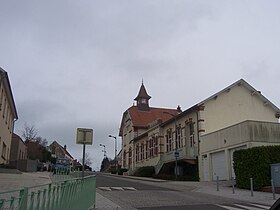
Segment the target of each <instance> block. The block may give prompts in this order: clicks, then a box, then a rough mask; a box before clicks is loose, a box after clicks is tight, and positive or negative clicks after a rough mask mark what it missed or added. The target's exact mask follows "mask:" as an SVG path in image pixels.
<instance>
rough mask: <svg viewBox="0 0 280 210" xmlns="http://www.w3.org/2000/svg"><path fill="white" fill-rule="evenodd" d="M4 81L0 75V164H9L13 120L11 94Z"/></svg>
mask: <svg viewBox="0 0 280 210" xmlns="http://www.w3.org/2000/svg"><path fill="white" fill-rule="evenodd" d="M0 73H1V72H0ZM4 80H5V79H4V78H3V77H1V74H0V104H1V106H0V164H7V163H9V157H10V150H11V141H12V132H13V123H14V121H13V120H14V118H15V116H14V115H13V112H12V106H11V97H12V95H11V94H12V93H11V92H8V88H6V85H5V83H4Z"/></svg>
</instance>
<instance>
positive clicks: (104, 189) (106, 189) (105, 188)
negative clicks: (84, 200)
mask: <svg viewBox="0 0 280 210" xmlns="http://www.w3.org/2000/svg"><path fill="white" fill-rule="evenodd" d="M98 189H100V190H103V191H111V189H110V187H98Z"/></svg>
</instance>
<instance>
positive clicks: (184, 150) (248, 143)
mask: <svg viewBox="0 0 280 210" xmlns="http://www.w3.org/2000/svg"><path fill="white" fill-rule="evenodd" d="M150 98H151V97H150V96H149V95H148V94H147V92H146V90H145V87H144V85H143V84H142V85H141V88H140V91H139V94H138V96H137V97H136V98H135V100H136V101H137V105H136V106H132V107H130V108H129V109H128V110H126V111H125V112H124V114H123V117H122V123H121V127H120V133H119V136H120V137H121V138H122V155H121V156H122V167H124V168H127V169H129V171H130V172H131V173H133V172H134V171H135V170H136V169H137V168H139V167H143V166H154V167H155V170H156V173H159V174H161V173H162V174H174V173H175V174H177V175H179V176H194V174H195V172H194V168H195V166H196V165H197V164H198V168H199V179H200V180H202V181H209V180H214V179H216V177H217V176H219V177H220V179H230V178H231V177H232V176H234V171H233V167H232V165H233V161H232V154H233V152H234V151H235V150H238V149H243V148H249V147H253V146H261V145H275V144H280V129H278V127H277V126H279V123H278V119H279V116H280V110H279V108H277V107H276V106H275V105H274V104H272V103H271V102H270V101H269V100H268V99H266V98H265V97H264V96H263V95H262V94H261V92H260V91H257V90H256V89H255V88H253V87H252V86H251V85H249V84H248V83H247V82H246V81H245V80H243V79H241V80H238V81H237V82H235V83H233V84H232V85H230V86H228V87H226V88H224V89H223V90H221V91H219V92H218V93H216V94H214V95H212V96H210V97H209V98H207V99H205V100H203V101H202V102H200V103H197V104H195V105H194V106H192V107H190V108H189V109H187V110H185V111H183V112H182V111H181V110H180V108H178V109H162V108H154V107H149V99H150ZM249 121H250V122H252V123H253V124H254V126H257V127H258V126H262V127H263V130H261V128H259V129H254V130H252V129H251V130H250V128H251V127H252V125H251V126H249V125H247V124H246V122H249ZM262 123H265V126H263V125H262ZM242 125H244V126H243V127H242ZM245 125H246V126H245ZM240 126H241V127H240ZM238 128H239V129H241V128H242V129H243V130H242V131H241V130H238ZM272 128H273V129H272ZM244 129H245V131H246V132H247V133H248V132H249V133H250V132H251V133H250V134H251V135H253V136H254V137H255V138H257V136H258V135H260V134H259V133H260V130H261V131H263V132H268V131H269V134H268V135H267V136H266V138H263V140H262V141H260V138H257V139H258V140H255V139H254V138H249V137H250V136H248V135H247V136H246V135H245V133H246V132H245V131H244ZM236 132H237V133H241V134H242V135H241V134H240V136H238V135H236ZM244 132H245V133H244ZM222 133H223V135H222ZM237 137H238V138H237ZM197 162H198V163H197Z"/></svg>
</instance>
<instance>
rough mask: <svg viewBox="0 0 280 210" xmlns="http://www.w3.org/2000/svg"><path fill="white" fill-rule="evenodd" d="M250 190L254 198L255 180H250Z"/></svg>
mask: <svg viewBox="0 0 280 210" xmlns="http://www.w3.org/2000/svg"><path fill="white" fill-rule="evenodd" d="M250 188H251V196H252V197H253V196H254V194H253V191H254V186H253V178H250Z"/></svg>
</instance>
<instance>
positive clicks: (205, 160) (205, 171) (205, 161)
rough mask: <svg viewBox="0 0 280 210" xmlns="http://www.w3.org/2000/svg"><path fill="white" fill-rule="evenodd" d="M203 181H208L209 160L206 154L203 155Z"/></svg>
mask: <svg viewBox="0 0 280 210" xmlns="http://www.w3.org/2000/svg"><path fill="white" fill-rule="evenodd" d="M203 181H209V161H208V156H207V155H205V156H203Z"/></svg>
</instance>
